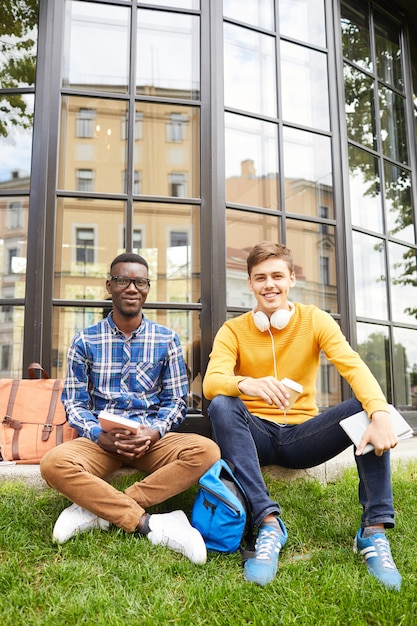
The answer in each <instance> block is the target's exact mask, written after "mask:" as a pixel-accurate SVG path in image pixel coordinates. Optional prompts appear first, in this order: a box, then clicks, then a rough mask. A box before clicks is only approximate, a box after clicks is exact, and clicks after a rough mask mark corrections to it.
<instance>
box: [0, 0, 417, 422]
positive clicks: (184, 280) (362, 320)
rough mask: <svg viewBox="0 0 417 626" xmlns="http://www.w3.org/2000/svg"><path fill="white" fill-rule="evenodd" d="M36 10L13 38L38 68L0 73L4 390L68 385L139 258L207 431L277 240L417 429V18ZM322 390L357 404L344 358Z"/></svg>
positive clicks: (173, 4) (408, 9)
mask: <svg viewBox="0 0 417 626" xmlns="http://www.w3.org/2000/svg"><path fill="white" fill-rule="evenodd" d="M15 4H16V7H15V9H16V10H18V8H19V7H20V10H21V11H23V9H22V7H24V5H25V4H26V9H27V11H23V12H22V14H21V15H20V21H21V23H22V29H21V30H19V32H18V33H14V32H13V28H12V27H8V26H2V27H0V28H3V29H6V32H2V33H1V34H2V37H3V40H5V41H6V40H7V42H8V43H9V44H10V43H11V44H15V47H16V50H18V49H19V50H20V52H19V53H18V54H17V53H16V54H17V57H16V58H18V67H19V68H20V75H19V73H16V72H14V71H13V63H14V62H15V61H13V62H12V56H13V55H10V56H9V57H8V56H7V54H4V55H3V57H2V60H1V61H0V65H1V69H2V74H1V77H0V99H1V103H2V105H3V109H4V111H6V114H5V115H3V117H1V116H0V259H1V268H2V269H1V271H2V274H1V277H0V307H1V309H0V311H1V313H0V314H1V321H2V323H1V325H0V359H1V360H0V375H1V376H19V375H22V374H24V371H25V368H26V367H27V365H28V364H29V363H30V362H31V361H41V362H42V364H43V365H44V367H45V368H46V369H47V370H49V371H50V372H51V374H52V375H53V376H63V375H64V373H65V366H66V350H67V347H68V344H69V342H70V340H71V338H72V336H73V335H74V333H75V332H76V331H77V330H78V329H80V328H82V327H84V326H86V325H87V324H90V323H93V322H95V321H97V320H98V319H100V318H101V317H102V316H103V315H104V314H106V313H107V312H108V310H109V303H108V301H107V293H106V290H105V280H106V276H107V272H108V267H109V263H110V261H111V260H112V259H113V258H114V257H115V256H116V255H117V254H119V253H120V252H123V251H125V250H127V251H134V252H138V253H140V254H143V256H145V257H146V258H147V260H148V261H149V265H150V278H151V289H150V293H149V296H148V301H147V304H146V314H147V315H148V316H150V317H152V318H153V319H155V320H157V321H159V322H160V323H163V324H166V325H168V326H170V327H173V328H174V329H175V330H176V331H177V332H178V334H179V335H180V338H181V342H182V345H183V347H184V352H185V354H186V358H187V363H188V368H189V375H190V383H191V393H190V411H191V414H193V415H194V414H195V416H200V417H201V416H203V417H202V419H201V420H200V422H198V424H199V426H198V427H200V426H201V424H204V425H205V426H204V428H205V427H206V425H207V418H206V405H205V401H204V400H202V397H201V376H202V374H204V370H205V366H206V363H207V360H208V356H209V352H210V348H211V344H212V340H213V337H214V335H215V333H216V331H217V329H218V328H219V326H220V325H221V324H222V322H223V321H224V320H225V319H227V318H228V317H231V316H234V315H238V314H240V313H242V312H244V311H247V310H249V309H251V307H252V306H253V305H254V300H253V296H252V294H251V292H250V291H249V290H248V287H247V272H246V258H247V255H248V252H249V250H250V249H251V247H252V246H253V245H254V244H255V243H256V242H258V241H262V240H266V239H268V240H270V239H272V240H275V241H279V242H282V243H285V244H286V245H288V247H290V248H291V249H292V250H293V252H294V256H295V261H296V276H297V282H296V286H295V287H294V289H293V292H292V298H293V300H295V301H299V302H304V303H313V304H316V305H317V306H319V307H320V308H323V309H325V310H327V311H328V312H329V313H330V314H331V315H332V316H334V318H335V319H336V320H337V321H338V323H339V324H340V326H341V328H342V330H343V332H344V334H345V335H346V336H347V338H348V339H349V341H350V342H351V343H352V345H354V346H355V347H357V349H358V351H359V352H360V353H361V355H362V356H363V358H364V359H365V361H366V362H367V363H368V365H369V367H370V368H371V369H372V371H373V372H374V373H375V375H376V376H377V378H378V380H379V381H380V383H381V385H382V387H383V389H384V392H385V393H386V395H387V397H388V399H389V400H390V401H391V402H393V403H395V404H396V405H397V406H399V407H402V408H403V409H405V410H407V411H409V413H408V414H409V415H411V416H412V415H413V413H412V411H413V409H414V410H415V409H416V402H417V401H416V394H415V389H416V386H417V304H415V303H417V297H416V296H417V268H416V266H417V261H416V250H417V235H416V222H417V219H416V206H417V157H416V141H417V138H416V134H417V133H416V126H417V104H416V103H417V95H416V94H417V44H416V43H415V42H416V41H417V37H416V33H417V10H416V8H415V7H414V3H412V2H410V1H407V0H399V1H397V2H393V3H391V4H390V6H389V7H387V6H386V4H385V3H383V2H382V0H381V2H379V1H378V2H377V1H373V0H371V2H363V1H360V0H297V1H296V2H294V0H253V1H249V0H248V1H247V2H245V3H241V2H238V1H235V0H223V1H222V0H181V1H178V0H170V1H169V2H168V1H167V0H154V1H153V2H150V0H149V1H148V0H146V1H143V2H136V1H133V0H115V1H114V2H112V3H111V4H109V3H107V2H90V1H88V0H56V1H55V2H53V3H52V2H47V0H38V1H36V0H26V3H25V2H23V3H22V2H19V3H15ZM7 28H9V30H8V31H7ZM20 43H25V46H24V47H22V46H19V45H18V44H20ZM21 50H25V52H22V51H21ZM219 51H221V54H220V52H219ZM19 55H20V56H19ZM19 63H20V65H19ZM28 68H29V69H28ZM31 68H32V69H31ZM317 390H318V401H319V405H320V406H322V407H325V406H330V405H333V404H335V403H337V402H339V401H340V400H341V399H343V398H345V397H348V395H349V393H350V392H349V389H347V388H345V385H344V384H342V382H341V380H340V377H339V376H338V374H337V372H336V371H335V370H334V368H333V367H332V366H330V365H329V364H328V363H327V362H326V360H325V359H324V358H323V363H322V367H321V369H320V375H319V379H318V381H317ZM190 419H191V418H190ZM194 427H195V423H194V426H193V428H194Z"/></svg>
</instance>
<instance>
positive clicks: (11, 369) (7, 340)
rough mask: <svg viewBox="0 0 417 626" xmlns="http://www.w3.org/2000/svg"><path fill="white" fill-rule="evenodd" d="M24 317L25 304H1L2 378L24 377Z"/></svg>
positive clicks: (0, 357)
mask: <svg viewBox="0 0 417 626" xmlns="http://www.w3.org/2000/svg"><path fill="white" fill-rule="evenodd" d="M2 297H4V296H3V295H2ZM24 317H25V309H24V307H23V306H10V305H7V304H2V305H0V378H22V374H23V373H22V362H23V322H24Z"/></svg>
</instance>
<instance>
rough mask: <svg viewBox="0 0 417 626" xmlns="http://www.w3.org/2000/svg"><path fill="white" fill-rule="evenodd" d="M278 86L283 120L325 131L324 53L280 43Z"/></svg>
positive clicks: (326, 88) (326, 113)
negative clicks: (280, 86)
mask: <svg viewBox="0 0 417 626" xmlns="http://www.w3.org/2000/svg"><path fill="white" fill-rule="evenodd" d="M281 84H282V85H291V88H289V89H288V88H283V89H282V90H281V97H282V117H283V119H284V120H285V121H288V122H294V123H295V124H302V125H303V126H310V127H313V128H320V129H322V130H329V128H330V117H329V94H328V78H327V55H326V54H324V53H323V52H317V51H315V50H309V49H308V48H304V47H303V46H298V45H296V44H292V43H288V42H285V41H281Z"/></svg>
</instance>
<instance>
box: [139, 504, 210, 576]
mask: <svg viewBox="0 0 417 626" xmlns="http://www.w3.org/2000/svg"><path fill="white" fill-rule="evenodd" d="M149 528H150V532H149V533H148V534H147V535H146V537H148V539H149V541H150V542H151V543H152V544H154V545H159V546H167V547H168V548H171V550H175V552H180V553H181V554H183V555H184V556H186V557H187V558H188V559H190V561H192V562H193V563H196V564H197V565H203V564H204V563H205V562H206V560H207V549H206V544H205V543H204V539H203V537H202V536H201V535H200V533H199V532H198V530H197V529H196V528H193V527H192V526H191V524H190V522H189V521H188V518H187V516H186V514H185V513H184V511H172V513H161V514H156V515H151V516H150V517H149Z"/></svg>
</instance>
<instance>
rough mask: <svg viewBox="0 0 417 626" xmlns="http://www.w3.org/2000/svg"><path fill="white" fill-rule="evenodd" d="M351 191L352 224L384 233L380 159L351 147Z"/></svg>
mask: <svg viewBox="0 0 417 626" xmlns="http://www.w3.org/2000/svg"><path fill="white" fill-rule="evenodd" d="M349 190H350V208H351V216H352V224H354V225H355V226H360V227H361V228H366V229H367V230H373V231H375V232H378V233H382V232H384V226H383V219H382V205H381V200H382V198H381V177H380V174H379V159H377V158H376V157H374V156H373V155H372V154H370V153H369V152H365V150H361V149H360V148H356V147H355V146H349Z"/></svg>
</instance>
